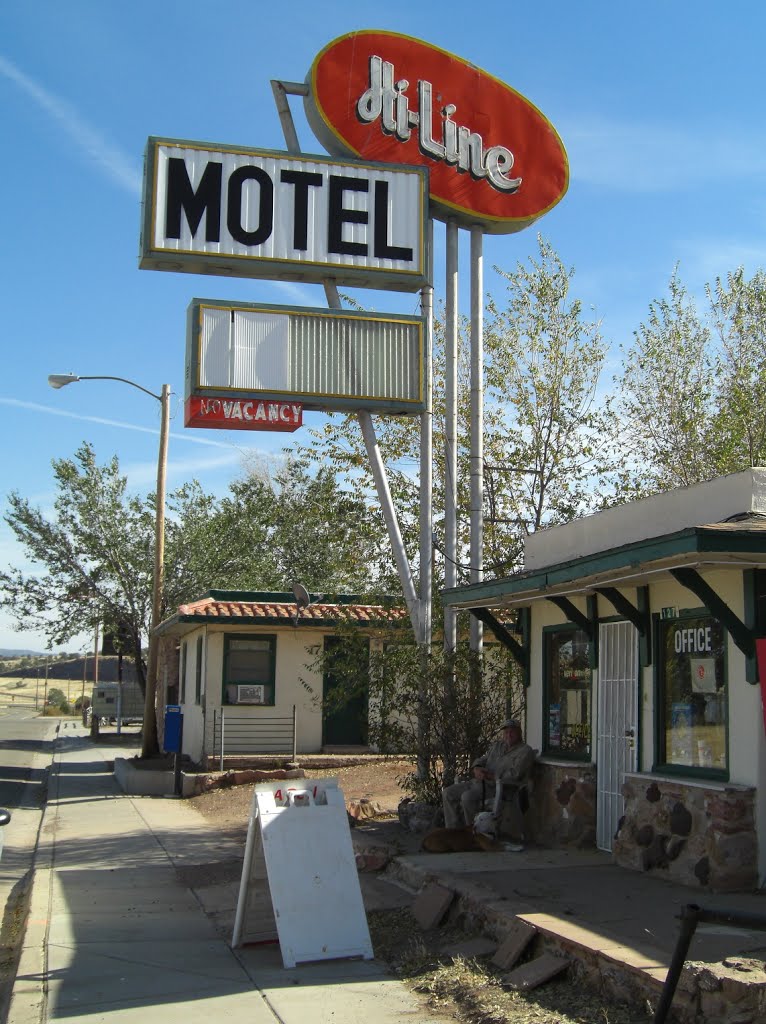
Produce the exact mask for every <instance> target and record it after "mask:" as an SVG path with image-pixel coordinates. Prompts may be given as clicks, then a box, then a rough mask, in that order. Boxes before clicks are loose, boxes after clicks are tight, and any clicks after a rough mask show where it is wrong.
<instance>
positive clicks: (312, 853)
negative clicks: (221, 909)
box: [232, 779, 373, 967]
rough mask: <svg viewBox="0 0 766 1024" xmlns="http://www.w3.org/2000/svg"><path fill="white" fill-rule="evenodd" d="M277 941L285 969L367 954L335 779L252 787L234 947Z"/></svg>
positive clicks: (343, 812) (343, 811) (360, 904)
mask: <svg viewBox="0 0 766 1024" xmlns="http://www.w3.org/2000/svg"><path fill="white" fill-rule="evenodd" d="M276 938H278V939H279V946H280V950H281V952H282V962H283V964H284V966H285V967H295V965H296V964H298V963H306V962H308V961H312V960H336V959H340V958H343V957H362V958H363V959H365V960H371V959H372V955H373V953H372V943H371V941H370V933H369V929H368V927H367V918H366V916H365V912H364V903H363V902H362V893H361V889H360V887H359V877H358V875H357V870H356V861H355V858H354V850H353V847H352V845H351V833H350V831H349V826H348V815H347V813H346V805H345V801H344V799H343V793H342V792H341V790H340V789H339V787H338V780H337V779H294V780H286V781H280V782H263V783H258V784H257V785H256V787H255V792H254V793H253V805H252V809H251V812H250V821H249V824H248V830H247V843H246V846H245V860H244V864H243V865H242V879H241V881H240V887H239V900H238V903H237V916H236V919H235V922H234V934H233V936H232V946H233V947H234V948H235V949H236V948H237V947H239V946H242V945H245V944H247V943H257V942H268V941H270V940H273V939H276Z"/></svg>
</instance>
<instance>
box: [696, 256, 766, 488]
mask: <svg viewBox="0 0 766 1024" xmlns="http://www.w3.org/2000/svg"><path fill="white" fill-rule="evenodd" d="M706 294H707V298H708V302H709V304H710V313H711V322H712V328H711V329H712V332H713V334H714V337H715V338H716V339H717V352H716V356H715V370H714V379H715V381H716V388H715V401H714V408H713V409H712V410H711V413H712V414H711V422H710V431H709V434H710V447H711V453H710V454H711V459H712V462H713V463H714V465H715V470H716V473H717V475H720V474H723V473H732V472H737V471H738V470H741V469H746V468H747V467H749V466H763V465H764V464H766V402H764V401H763V396H764V394H765V393H766V274H764V272H763V271H762V270H758V271H756V273H755V274H754V275H753V277H752V278H750V279H749V280H748V279H747V278H746V277H745V272H744V268H743V267H739V268H738V269H737V270H735V271H734V272H733V273H729V274H727V276H726V279H725V280H722V279H721V278H720V277H718V278H716V280H715V282H714V284H713V285H708V286H707V289H706Z"/></svg>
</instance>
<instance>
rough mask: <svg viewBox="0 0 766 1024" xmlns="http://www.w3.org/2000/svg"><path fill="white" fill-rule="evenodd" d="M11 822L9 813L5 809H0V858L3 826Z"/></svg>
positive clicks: (0, 854)
mask: <svg viewBox="0 0 766 1024" xmlns="http://www.w3.org/2000/svg"><path fill="white" fill-rule="evenodd" d="M10 820H11V812H10V811H9V810H6V808H5V807H0V856H2V853H3V829H2V826H3V825H7V824H8V822H9V821H10Z"/></svg>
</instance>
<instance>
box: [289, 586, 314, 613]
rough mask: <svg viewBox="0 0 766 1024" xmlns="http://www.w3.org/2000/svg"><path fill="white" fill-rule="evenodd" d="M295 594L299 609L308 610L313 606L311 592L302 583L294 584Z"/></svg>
mask: <svg viewBox="0 0 766 1024" xmlns="http://www.w3.org/2000/svg"><path fill="white" fill-rule="evenodd" d="M293 594H295V603H296V604H297V605H298V607H299V608H308V606H309V605H310V604H311V598H310V597H309V592H308V590H306V588H305V587H304V586H303V584H302V583H293Z"/></svg>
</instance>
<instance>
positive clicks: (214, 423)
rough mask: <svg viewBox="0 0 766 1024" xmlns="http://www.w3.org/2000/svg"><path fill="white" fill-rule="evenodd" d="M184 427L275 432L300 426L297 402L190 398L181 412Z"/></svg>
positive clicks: (196, 396) (300, 420)
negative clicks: (182, 412) (182, 413)
mask: <svg viewBox="0 0 766 1024" xmlns="http://www.w3.org/2000/svg"><path fill="white" fill-rule="evenodd" d="M184 413H185V415H184V426H185V427H213V428H216V427H217V428H219V429H221V430H274V431H279V430H281V431H285V432H290V433H292V431H294V430H297V429H298V427H300V426H301V424H302V423H303V406H301V405H299V404H298V403H297V402H265V401H263V402H262V401H258V400H257V399H250V398H205V397H202V396H200V395H190V396H189V398H187V399H186V407H185V410H184Z"/></svg>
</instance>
